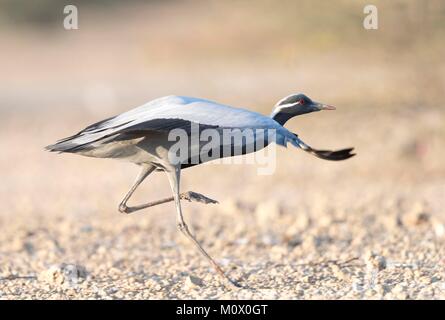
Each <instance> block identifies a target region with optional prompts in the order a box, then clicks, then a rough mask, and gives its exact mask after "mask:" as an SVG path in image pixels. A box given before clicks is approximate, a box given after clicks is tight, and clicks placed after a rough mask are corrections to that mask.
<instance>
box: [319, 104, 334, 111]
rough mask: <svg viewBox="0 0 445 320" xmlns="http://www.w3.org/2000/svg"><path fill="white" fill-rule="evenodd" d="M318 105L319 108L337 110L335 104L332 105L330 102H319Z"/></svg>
mask: <svg viewBox="0 0 445 320" xmlns="http://www.w3.org/2000/svg"><path fill="white" fill-rule="evenodd" d="M317 107H318V109H319V110H335V109H336V108H335V107H334V106H331V105H329V104H323V103H318V104H317Z"/></svg>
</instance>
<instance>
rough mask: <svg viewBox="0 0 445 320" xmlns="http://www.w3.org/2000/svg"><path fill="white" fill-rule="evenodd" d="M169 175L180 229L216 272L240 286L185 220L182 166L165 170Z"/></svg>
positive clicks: (234, 285)
mask: <svg viewBox="0 0 445 320" xmlns="http://www.w3.org/2000/svg"><path fill="white" fill-rule="evenodd" d="M165 172H166V173H167V176H168V180H169V182H170V187H171V189H172V192H173V197H174V200H175V205H176V213H177V216H176V223H177V227H178V229H179V231H181V232H182V233H183V234H184V235H185V236H186V237H187V238H188V239H189V240H191V241H192V242H193V244H194V245H195V247H196V248H197V249H198V250H199V252H201V254H202V255H203V256H204V257H205V258H206V259H207V260H208V261H209V262H210V264H211V265H212V266H213V268H214V269H215V270H216V272H217V273H218V274H219V275H220V276H221V277H222V278H223V279H224V280H225V282H226V283H227V284H228V285H229V286H231V287H237V288H239V287H240V286H239V285H238V284H237V283H236V282H234V281H233V280H231V279H230V278H229V277H227V276H226V274H225V273H224V271H223V270H222V269H221V267H220V266H219V265H218V264H217V263H216V262H215V260H213V258H212V257H211V256H210V255H209V254H208V253H207V252H206V251H205V250H204V248H203V247H202V246H201V245H200V244H199V242H198V240H196V238H195V237H194V236H193V234H192V233H191V232H190V231H189V229H188V226H187V224H186V223H185V221H184V217H183V215H182V210H181V195H180V193H179V182H180V176H181V168H180V167H174V168H171V169H170V170H166V171H165Z"/></svg>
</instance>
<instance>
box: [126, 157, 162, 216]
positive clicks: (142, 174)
mask: <svg viewBox="0 0 445 320" xmlns="http://www.w3.org/2000/svg"><path fill="white" fill-rule="evenodd" d="M155 169H156V167H155V166H153V165H145V166H143V167H142V170H141V172H139V175H138V176H137V177H136V180H135V181H134V183H133V186H132V187H131V188H130V191H128V193H127V194H126V195H125V197H124V199H123V200H122V201H121V203H120V204H119V211H120V212H124V213H130V212H132V211H134V207H131V208H130V207H127V202H128V199H130V197H131V196H132V195H133V193H134V192H135V190H136V189H137V187H138V186H139V185H140V184H141V182H142V181H144V179H145V178H147V176H148V175H149V174H150V173H152V172H153V171H154V170H155ZM140 209H142V208H140ZM136 210H138V209H136Z"/></svg>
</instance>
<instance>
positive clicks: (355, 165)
mask: <svg viewBox="0 0 445 320" xmlns="http://www.w3.org/2000/svg"><path fill="white" fill-rule="evenodd" d="M356 116H357V114H356V113H354V112H345V113H344V114H343V115H341V114H340V115H339V113H336V115H334V113H330V115H321V114H320V115H312V116H308V117H307V118H306V119H301V120H296V123H294V125H296V124H298V127H299V128H300V129H299V131H298V132H300V133H301V136H302V137H303V138H304V139H305V140H306V141H307V142H310V143H311V144H312V145H314V146H323V147H334V148H335V147H344V146H348V145H351V144H352V145H355V146H356V147H357V152H358V156H357V157H355V158H354V159H351V160H349V161H345V162H343V163H330V162H325V161H322V160H318V159H316V158H312V157H311V156H309V155H306V154H304V153H302V152H300V151H298V150H295V149H288V150H285V149H280V150H279V153H278V159H277V169H276V172H275V174H274V175H269V176H259V175H257V171H256V168H255V166H252V165H231V166H230V165H206V166H201V167H198V168H192V169H187V170H185V171H184V174H183V177H184V178H183V179H184V180H183V184H182V188H183V190H184V191H185V190H193V191H197V192H202V193H204V194H206V195H208V196H209V197H212V198H215V199H218V200H219V201H220V204H218V205H207V206H206V205H202V204H195V203H184V205H183V207H184V211H185V214H186V217H187V220H188V221H189V222H190V223H189V224H190V225H191V226H192V228H193V230H194V232H195V233H196V234H197V237H198V239H199V240H200V241H201V242H202V244H203V246H204V247H205V248H207V249H208V251H209V253H210V254H211V255H213V256H214V257H215V258H216V260H217V261H218V262H219V263H220V264H221V265H222V266H223V268H224V269H225V270H226V272H227V273H228V274H229V275H230V276H231V277H232V278H234V279H236V280H238V281H239V282H240V283H241V284H242V285H243V286H245V288H243V289H239V290H230V289H227V288H224V287H223V286H222V285H221V283H220V281H219V278H218V277H217V275H216V274H215V272H214V271H213V270H212V269H211V268H210V266H209V265H208V264H207V262H206V261H205V260H204V259H203V258H201V256H200V255H199V254H198V253H197V252H196V251H195V249H194V248H193V246H192V245H191V244H190V243H189V242H188V240H187V239H185V238H184V237H183V236H182V235H181V234H180V233H179V232H178V231H177V230H176V228H175V220H174V216H175V213H174V212H175V211H174V207H173V205H172V204H165V205H163V206H159V207H157V208H153V209H152V210H145V211H142V212H140V213H134V214H132V215H125V214H120V213H118V211H117V204H118V203H119V201H120V199H121V197H122V196H123V194H124V193H125V192H126V191H127V188H128V187H129V185H130V184H131V182H132V180H133V178H134V176H135V175H136V173H137V168H136V167H133V166H132V165H130V164H123V163H119V162H113V161H110V160H97V159H88V158H82V157H78V156H72V155H55V154H49V153H45V152H43V151H42V150H41V146H43V145H45V143H46V142H47V141H52V140H53V138H52V137H53V135H54V132H56V131H59V130H60V131H61V132H62V135H63V132H65V131H66V130H68V129H67V128H62V127H58V128H53V129H54V132H52V131H53V130H47V131H43V132H40V133H39V131H38V128H40V127H42V124H41V123H39V121H40V120H37V121H36V122H35V123H34V124H32V123H26V124H25V123H20V120H17V119H16V120H14V118H11V119H10V122H9V125H6V126H4V127H3V129H2V130H3V134H2V135H1V136H2V137H3V138H2V146H4V148H6V149H5V150H7V152H6V154H5V157H3V158H2V162H3V163H2V166H1V167H2V168H8V170H7V171H6V170H5V172H3V173H2V185H1V193H2V202H3V207H4V209H3V210H2V212H1V214H0V221H1V225H2V232H1V233H0V297H1V298H2V299H17V298H20V299H28V298H40V299H46V298H49V299H55V298H58V299H84V298H93V299H96V298H100V299H115V298H127V299H165V298H168V299H175V298H206V299H207V298H209V299H225V298H242V299H249V298H270V299H277V298H278V299H316V298H322V299H346V298H360V299H362V298H366V299H367V298H372V299H381V298H383V299H430V298H434V299H443V298H445V273H444V260H443V259H444V258H443V257H444V253H445V252H444V249H445V245H444V237H445V224H444V222H445V219H444V218H445V216H444V212H443V208H444V205H445V203H444V201H445V200H444V199H445V197H444V196H445V192H444V182H445V175H444V171H443V165H442V162H441V161H440V160H439V159H443V148H440V147H441V146H443V141H442V140H441V137H442V136H441V134H442V133H441V123H443V120H444V118H443V117H444V116H443V113H441V112H437V113H436V115H435V116H434V117H431V116H429V117H428V118H422V117H421V118H420V121H419V122H418V123H419V125H417V126H416V127H415V128H414V129H412V130H410V131H407V132H406V133H403V134H399V135H397V134H394V135H393V137H392V139H388V140H386V141H385V145H384V146H379V145H378V144H376V143H375V141H383V140H382V139H383V136H384V134H386V131H385V130H384V129H381V130H377V131H375V132H369V131H366V130H365V129H366V128H369V127H371V126H372V123H375V122H378V123H379V124H380V128H385V127H386V126H388V128H389V127H390V126H391V123H392V122H393V120H392V118H391V117H388V116H387V115H385V116H378V115H374V116H372V117H363V113H362V112H361V115H360V117H361V118H362V119H368V120H362V121H361V122H360V123H357V122H353V121H351V119H352V118H354V117H356ZM342 117H343V119H341V118H342ZM412 117H414V115H411V116H410V115H406V117H400V119H402V120H400V121H401V122H399V124H398V128H399V130H398V132H399V133H400V130H402V129H403V128H406V127H407V126H408V125H409V124H410V123H411V121H412ZM415 117H417V118H418V117H419V115H418V114H415ZM315 118H318V120H317V124H318V126H320V127H323V132H320V130H318V129H317V128H315V129H314V126H313V123H314V122H313V121H314V120H311V119H315ZM428 119H429V120H428ZM26 125H27V126H28V128H32V129H33V130H35V131H34V132H36V134H35V135H34V138H33V139H31V140H32V141H30V139H28V137H29V136H28V135H27V134H26V133H25V132H23V133H17V135H18V136H16V139H17V140H16V141H22V142H23V143H25V145H23V144H22V145H20V146H19V145H17V144H16V143H13V142H12V141H10V140H8V139H6V138H5V137H8V136H11V135H12V132H11V131H10V130H11V128H14V127H17V126H21V127H24V126H26ZM75 125H77V126H80V124H78V123H76V124H75ZM73 126H74V125H73ZM341 128H348V130H350V131H351V132H355V133H360V134H359V135H355V136H354V135H351V134H348V133H346V132H345V130H339V129H341ZM424 130H427V133H426V134H423V135H422V132H424ZM303 133H304V134H303ZM331 133H335V139H334V138H333V136H332V134H331ZM59 135H60V134H59ZM326 135H327V136H326ZM426 137H428V139H426ZM411 138H413V139H414V140H413V139H411ZM322 140H325V142H324V143H323V142H322ZM334 140H336V141H335V142H334ZM416 141H426V142H425V143H426V145H423V144H422V143H423V142H422V143H420V145H417V144H419V143H417V144H415V145H414V146H412V145H411V144H410V143H415V142H416ZM24 146H25V147H24ZM389 150H390V151H389ZM402 155H403V156H402ZM29 159H32V161H29ZM168 194H169V189H168V184H167V181H166V178H165V177H164V175H163V174H162V173H157V174H155V175H154V176H153V177H150V178H149V179H148V180H147V181H146V182H145V184H144V185H143V186H142V187H141V189H140V190H139V192H137V194H136V196H135V199H134V200H133V203H141V202H142V201H144V200H152V199H157V198H161V197H164V196H166V195H168Z"/></svg>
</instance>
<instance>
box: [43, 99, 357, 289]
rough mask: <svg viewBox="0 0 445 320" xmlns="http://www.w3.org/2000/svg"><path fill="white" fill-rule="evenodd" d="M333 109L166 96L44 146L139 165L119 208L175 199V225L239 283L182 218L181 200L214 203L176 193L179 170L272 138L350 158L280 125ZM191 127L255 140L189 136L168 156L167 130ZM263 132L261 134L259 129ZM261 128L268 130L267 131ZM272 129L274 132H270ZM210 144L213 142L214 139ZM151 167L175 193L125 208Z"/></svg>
mask: <svg viewBox="0 0 445 320" xmlns="http://www.w3.org/2000/svg"><path fill="white" fill-rule="evenodd" d="M334 109H335V108H334V107H333V106H330V105H325V104H322V103H318V102H314V101H312V100H311V99H310V98H308V97H307V96H306V95H304V94H292V95H289V96H287V97H285V98H283V99H281V100H280V101H279V102H278V103H277V104H276V105H275V108H274V110H273V111H272V114H271V115H270V117H268V116H264V115H262V114H259V113H257V112H253V111H249V110H246V109H240V108H234V107H231V106H227V105H223V104H219V103H217V102H212V101H209V100H205V99H199V98H191V97H183V96H167V97H162V98H158V99H155V100H153V101H150V102H148V103H146V104H144V105H142V106H140V107H137V108H135V109H132V110H130V111H127V112H125V113H122V114H120V115H117V116H114V117H111V118H108V119H105V120H103V121H100V122H97V123H95V124H92V125H90V126H88V127H86V128H85V129H83V130H82V131H80V132H79V133H77V134H75V135H73V136H70V137H68V138H65V139H62V140H59V141H58V142H57V143H55V144H53V145H49V146H47V147H46V149H47V150H49V151H54V152H67V153H75V154H80V155H83V156H88V157H96V158H113V159H120V160H125V161H129V162H132V163H135V164H137V165H139V166H140V167H141V171H140V173H139V175H138V176H137V178H136V180H135V182H134V184H133V186H132V187H131V188H130V190H129V191H128V193H127V194H126V195H125V197H124V199H123V200H122V202H121V203H120V205H119V211H120V212H123V213H131V212H134V211H137V210H140V209H144V208H148V207H153V206H155V205H158V204H161V203H166V202H170V201H174V202H175V205H176V214H177V216H176V220H177V227H178V229H179V230H180V231H181V232H182V233H183V234H184V235H185V236H186V237H187V238H189V239H190V240H191V241H192V242H193V244H194V245H195V246H196V247H197V249H198V250H199V251H200V252H201V253H202V254H203V255H204V256H205V257H206V259H208V261H209V262H210V263H211V264H212V265H213V267H214V268H215V270H216V271H217V272H218V273H219V274H220V275H221V276H222V277H223V278H224V279H225V280H227V281H228V283H229V284H230V285H235V286H238V284H237V283H236V282H234V281H232V280H230V278H229V277H227V276H226V275H225V273H224V272H223V270H222V269H221V268H220V266H219V265H218V264H217V263H216V262H215V261H214V260H213V259H212V257H210V255H209V254H208V253H207V252H206V251H205V250H204V249H203V247H202V246H201V245H200V244H199V242H198V241H197V240H196V238H195V237H194V236H193V234H192V233H191V232H190V231H189V229H188V227H187V224H186V222H185V221H184V217H183V214H182V209H181V199H185V200H189V201H197V202H202V203H216V201H215V200H212V199H210V198H208V197H206V196H204V195H202V194H199V193H196V192H191V191H189V192H185V193H180V176H181V169H184V168H187V167H190V166H193V165H196V164H200V163H203V162H207V161H210V160H212V159H215V158H222V157H227V156H234V155H241V154H247V153H251V152H255V151H257V150H259V149H261V148H264V147H266V146H267V145H269V144H270V143H271V142H275V143H276V145H280V146H284V147H286V146H287V144H288V143H290V144H291V145H293V146H295V147H297V148H300V149H302V150H304V151H306V152H308V153H310V154H312V155H314V156H316V157H318V158H321V159H325V160H345V159H348V158H350V157H352V156H354V154H353V153H352V150H353V149H352V148H348V149H342V150H338V151H326V150H317V149H314V148H312V147H310V146H309V145H307V144H305V143H304V142H303V141H302V140H301V139H300V138H299V137H298V136H297V135H296V134H294V133H292V132H290V131H289V130H287V129H286V128H284V126H283V125H284V124H285V123H286V122H287V121H288V120H289V119H291V118H292V117H295V116H298V115H301V114H306V113H310V112H314V111H320V110H334ZM193 126H195V127H198V128H199V130H198V134H201V133H203V132H204V130H209V129H210V130H213V131H214V132H216V133H221V132H222V131H223V130H238V131H240V130H250V131H251V132H253V140H252V141H248V140H249V139H246V138H244V139H242V140H241V142H239V141H238V142H237V145H235V142H234V141H233V140H230V141H227V140H224V139H219V140H217V141H216V149H215V148H213V149H212V150H210V152H209V150H208V148H204V143H203V142H202V141H200V140H199V139H198V140H195V142H193V139H190V141H187V143H186V146H187V148H186V149H187V151H186V153H185V155H184V154H182V155H179V157H177V156H176V157H172V152H171V149H172V148H173V147H174V146H175V144H176V143H177V139H176V138H175V139H172V138H171V137H169V134H171V132H173V131H174V130H182V131H183V132H184V133H185V135H186V137H191V136H192V135H193ZM195 131H196V130H195ZM261 131H262V134H258V133H257V132H261ZM264 132H267V133H268V134H267V135H265V134H264ZM271 132H272V133H273V134H272V135H270V134H269V133H271ZM195 134H196V132H195ZM213 142H214V146H215V141H213ZM252 146H253V147H252ZM204 149H205V150H204ZM227 149H228V150H229V151H230V152H229V153H227V152H218V151H227ZM193 150H194V152H195V153H194V155H195V158H194V160H195V161H191V160H192V158H193V155H192V153H193ZM183 153H184V152H183ZM212 153H213V157H212ZM196 156H197V157H196ZM153 171H164V172H165V173H166V174H167V177H168V180H169V183H170V187H171V189H172V193H173V196H172V197H170V198H165V199H161V200H158V201H153V202H149V203H146V204H142V205H138V206H132V207H130V206H127V202H128V200H129V199H130V197H131V196H132V194H133V193H134V191H135V190H136V188H137V187H138V186H139V185H140V184H141V182H142V181H143V180H144V179H145V178H146V177H147V176H148V175H149V174H150V173H152V172H153Z"/></svg>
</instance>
